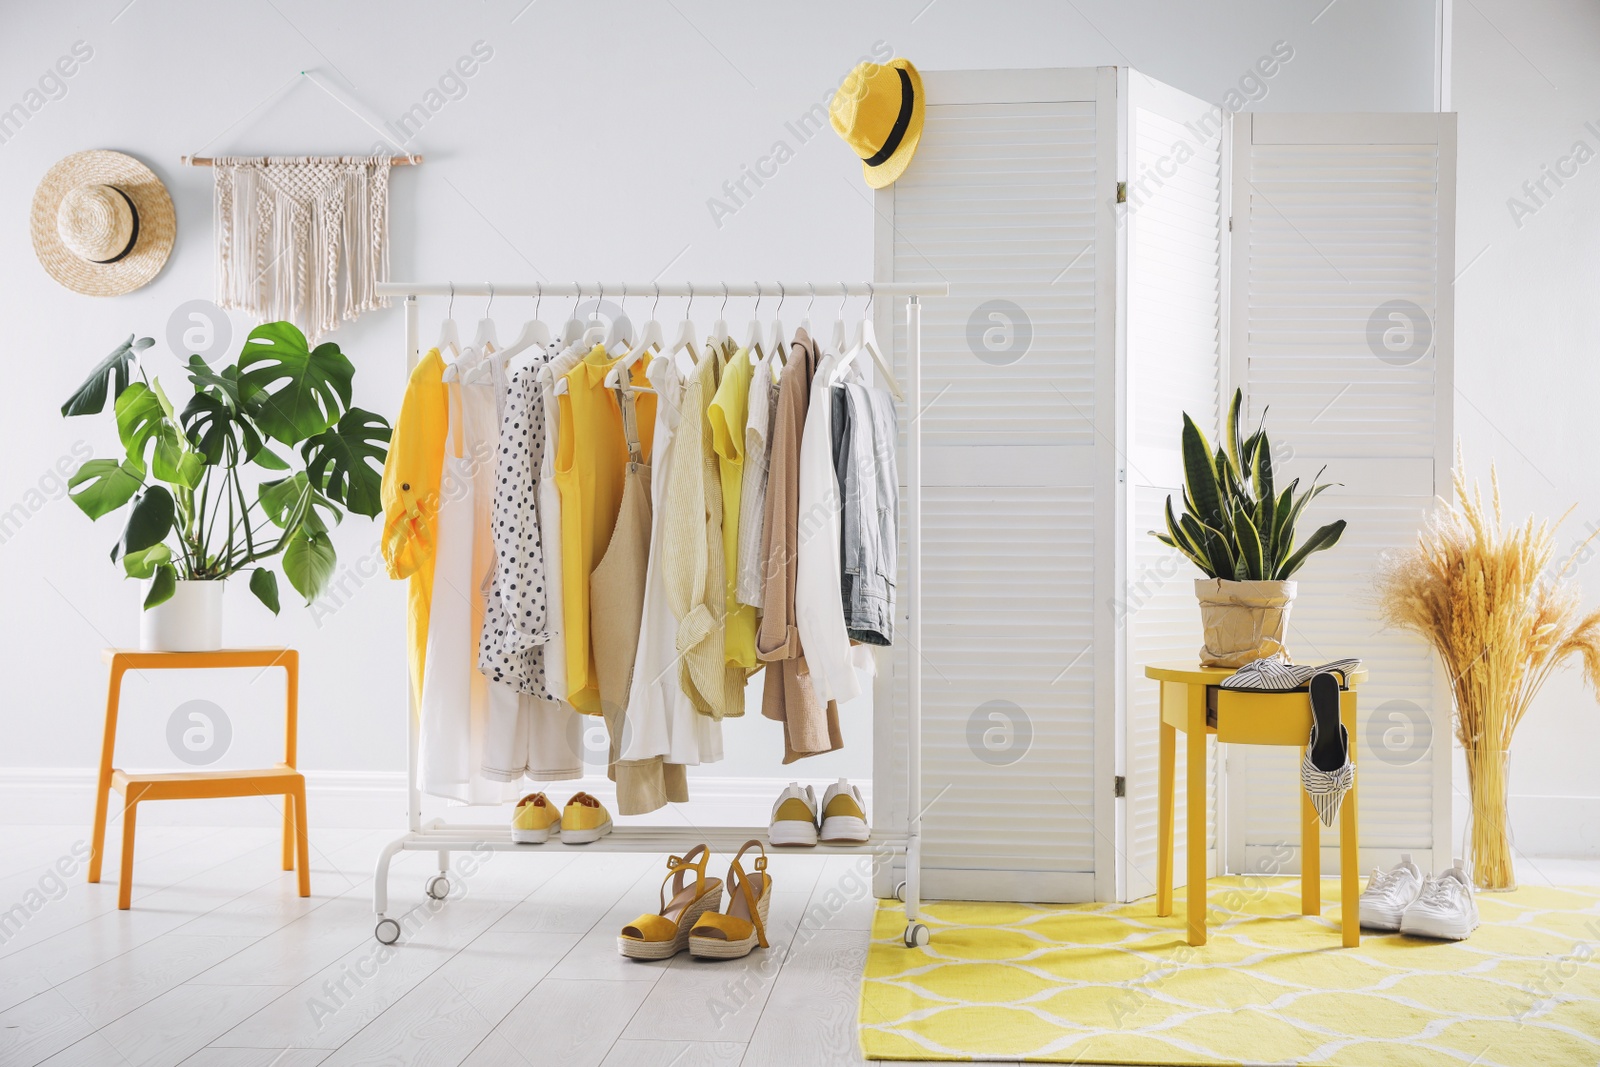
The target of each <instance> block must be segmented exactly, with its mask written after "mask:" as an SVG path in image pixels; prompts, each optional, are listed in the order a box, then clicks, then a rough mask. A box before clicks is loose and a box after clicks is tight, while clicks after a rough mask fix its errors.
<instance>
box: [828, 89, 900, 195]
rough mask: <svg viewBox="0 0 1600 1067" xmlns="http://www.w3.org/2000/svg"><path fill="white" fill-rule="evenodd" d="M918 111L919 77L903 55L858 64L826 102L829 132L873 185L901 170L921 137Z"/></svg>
mask: <svg viewBox="0 0 1600 1067" xmlns="http://www.w3.org/2000/svg"><path fill="white" fill-rule="evenodd" d="M922 114H923V96H922V75H920V74H918V73H917V68H916V67H913V66H912V65H911V61H910V60H909V59H891V60H890V61H889V62H888V63H887V64H885V65H882V66H879V65H878V64H877V63H862V64H860V65H858V66H857V67H856V69H855V70H852V71H851V72H850V73H849V74H848V75H846V76H845V79H844V82H843V83H842V84H840V86H839V91H838V92H837V93H835V94H834V95H833V103H832V104H830V105H829V106H828V118H829V120H830V121H831V122H832V123H833V128H834V130H836V131H837V132H838V134H839V136H840V137H843V138H844V140H845V143H846V144H848V145H849V146H850V147H851V148H853V149H854V150H855V153H856V155H858V156H860V157H861V172H862V174H864V175H865V176H866V179H867V184H868V185H870V186H872V188H874V189H882V188H883V187H884V186H885V185H888V184H890V183H891V182H893V181H894V180H895V179H896V178H898V177H900V175H902V174H904V173H905V170H906V166H907V164H909V163H910V162H911V156H912V154H913V153H915V152H916V150H917V143H918V142H919V141H921V140H922Z"/></svg>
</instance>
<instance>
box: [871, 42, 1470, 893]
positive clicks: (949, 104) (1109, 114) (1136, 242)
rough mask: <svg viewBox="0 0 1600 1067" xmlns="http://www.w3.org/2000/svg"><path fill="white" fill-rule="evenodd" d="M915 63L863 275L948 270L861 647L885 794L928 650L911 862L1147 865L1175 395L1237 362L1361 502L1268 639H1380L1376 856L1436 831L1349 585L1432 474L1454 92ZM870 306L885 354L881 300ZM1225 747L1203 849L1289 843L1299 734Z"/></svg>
mask: <svg viewBox="0 0 1600 1067" xmlns="http://www.w3.org/2000/svg"><path fill="white" fill-rule="evenodd" d="M924 86H925V90H926V93H927V107H926V125H925V129H924V132H923V137H922V143H921V145H920V147H919V149H918V152H917V156H916V160H915V162H914V164H913V166H912V167H911V168H910V169H909V170H908V171H907V173H906V174H905V175H904V176H903V177H902V178H901V179H900V180H899V181H898V182H896V183H895V184H894V185H893V186H891V187H890V188H888V189H884V190H880V191H879V192H878V193H877V194H876V198H875V201H874V207H875V217H876V222H875V227H876V232H875V258H876V263H877V267H876V277H878V278H879V279H882V280H894V281H917V280H938V281H944V282H947V283H949V286H950V295H949V296H948V297H942V298H937V299H932V298H930V299H928V300H926V301H925V302H924V310H923V319H922V324H923V373H924V387H923V397H924V408H923V411H922V412H920V413H912V412H908V411H904V410H902V411H901V419H902V422H901V426H902V431H903V430H904V427H905V426H906V425H907V423H908V421H909V419H911V418H920V419H922V420H923V440H924V459H923V471H924V485H925V492H924V504H923V546H924V557H923V558H924V564H923V568H924V570H923V607H924V622H923V644H924V647H922V648H920V649H915V650H912V649H909V648H908V647H907V645H906V643H905V642H904V641H900V642H897V644H896V646H895V649H894V653H893V654H892V655H889V656H885V657H882V666H881V668H880V674H879V678H878V682H877V686H876V688H875V691H874V699H875V700H877V701H882V702H884V703H890V704H892V705H893V706H894V707H895V709H896V714H894V715H893V716H889V717H880V718H879V719H878V723H879V725H878V730H877V733H876V735H875V737H874V753H875V757H874V776H875V782H874V784H875V789H874V793H875V795H876V796H877V797H878V798H879V799H878V803H879V804H880V805H884V806H885V811H884V812H883V813H882V814H883V815H885V816H886V817H887V819H888V820H889V821H890V823H891V824H903V823H904V821H905V820H906V819H907V817H908V815H909V813H908V812H906V811H905V810H904V803H903V801H900V800H899V799H898V798H900V797H903V796H904V792H905V791H904V780H905V779H904V775H905V766H904V762H903V760H902V759H901V758H900V756H899V753H901V752H902V751H903V750H904V742H905V722H906V718H905V714H904V712H905V698H906V691H905V689H906V687H905V686H904V684H903V681H904V679H905V678H906V674H907V671H908V670H909V668H910V664H911V657H912V656H913V655H914V656H915V657H916V660H917V662H918V664H919V665H920V669H921V671H922V677H923V720H922V721H923V772H924V781H923V787H922V795H923V800H924V804H925V805H926V807H925V809H924V811H923V813H922V814H923V833H924V850H923V864H924V872H925V877H926V881H925V882H924V886H925V893H926V894H927V895H928V896H929V897H933V898H938V897H960V898H967V899H1010V900H1037V901H1060V900H1090V899H1096V900H1115V899H1136V898H1139V897H1142V896H1146V895H1149V894H1150V893H1153V892H1154V874H1155V852H1156V847H1155V846H1156V842H1155V822H1156V776H1155V774H1156V772H1155V763H1156V737H1157V727H1156V721H1157V720H1156V687H1155V685H1154V684H1153V683H1151V682H1149V681H1147V680H1146V679H1145V678H1144V676H1143V669H1144V665H1145V664H1146V663H1150V662H1155V661H1159V660H1171V659H1179V660H1182V659H1192V658H1193V657H1194V655H1195V653H1196V650H1197V649H1198V647H1199V643H1200V633H1199V611H1198V607H1197V605H1196V603H1195V599H1194V593H1193V578H1194V577H1196V574H1195V572H1194V570H1193V568H1192V567H1191V566H1190V565H1189V564H1188V563H1187V562H1186V561H1184V560H1182V559H1179V558H1176V557H1175V556H1174V555H1173V554H1171V553H1169V552H1168V551H1166V550H1165V549H1164V548H1163V546H1161V545H1160V544H1159V543H1157V542H1156V541H1155V540H1154V539H1153V538H1151V537H1150V536H1149V535H1148V531H1149V530H1151V529H1156V528H1159V527H1160V526H1161V508H1162V505H1163V503H1164V501H1165V499H1166V497H1167V495H1168V494H1169V493H1171V494H1176V493H1177V491H1178V487H1179V486H1180V485H1181V484H1182V465H1181V461H1180V457H1179V452H1178V440H1179V429H1180V427H1181V415H1182V413H1183V412H1184V411H1187V412H1188V413H1189V414H1191V415H1192V416H1194V417H1195V419H1196V420H1197V421H1198V422H1200V424H1201V425H1202V426H1204V427H1206V428H1207V429H1208V430H1211V431H1215V429H1216V428H1217V424H1218V421H1219V416H1220V412H1221V411H1222V410H1223V409H1224V408H1225V403H1226V399H1227V398H1228V397H1229V396H1231V394H1232V391H1233V389H1234V387H1235V386H1236V385H1237V386H1240V387H1242V388H1243V389H1244V391H1245V394H1246V397H1247V416H1246V417H1247V418H1248V419H1249V420H1250V421H1251V423H1252V424H1254V422H1255V421H1256V420H1257V419H1259V418H1260V417H1261V414H1262V412H1263V411H1264V410H1265V409H1266V408H1268V407H1269V406H1270V408H1271V413H1270V420H1269V421H1270V429H1271V430H1272V431H1273V441H1274V443H1275V446H1276V447H1275V449H1274V458H1275V460H1276V461H1277V463H1278V465H1279V467H1280V471H1281V473H1280V474H1279V476H1278V482H1279V484H1286V482H1287V479H1288V478H1292V477H1296V476H1299V477H1301V478H1302V479H1306V478H1309V477H1310V476H1311V475H1312V474H1314V473H1315V472H1316V470H1317V469H1318V468H1319V467H1320V466H1322V465H1323V464H1324V463H1326V464H1327V465H1328V468H1329V469H1328V475H1327V476H1328V478H1329V479H1331V480H1333V481H1337V482H1342V483H1344V485H1343V487H1342V488H1339V489H1335V490H1332V491H1330V492H1328V493H1326V494H1324V495H1323V497H1321V498H1320V499H1319V500H1318V501H1317V502H1316V504H1315V505H1314V506H1313V508H1312V509H1311V511H1310V513H1308V515H1307V516H1306V519H1305V521H1306V522H1307V523H1311V524H1319V523H1321V522H1326V521H1329V520H1330V519H1331V518H1333V517H1343V518H1346V519H1348V520H1349V524H1350V525H1349V530H1348V531H1347V533H1346V535H1345V538H1344V541H1343V542H1342V543H1341V544H1340V545H1339V546H1338V547H1337V548H1336V549H1335V550H1334V551H1332V552H1330V553H1327V554H1325V555H1322V556H1318V557H1314V558H1313V560H1312V562H1311V563H1310V564H1309V565H1308V566H1307V567H1306V568H1305V569H1304V570H1303V571H1302V572H1301V574H1300V575H1298V576H1297V577H1298V578H1299V581H1300V590H1299V600H1298V602H1297V605H1296V607H1295V610H1294V613H1293V617H1292V620H1291V639H1290V648H1291V651H1292V652H1293V653H1294V654H1295V655H1296V658H1297V659H1299V660H1302V661H1312V660H1317V659H1320V658H1332V657H1334V656H1338V655H1349V654H1353V655H1359V656H1360V657H1362V659H1363V660H1365V661H1366V663H1367V665H1368V667H1369V669H1370V670H1371V681H1370V682H1369V683H1368V684H1367V685H1366V686H1364V687H1363V689H1362V693H1361V707H1362V716H1361V723H1360V727H1361V730H1362V734H1363V736H1362V739H1361V741H1360V742H1359V747H1358V751H1357V753H1356V759H1357V762H1358V766H1359V773H1360V776H1361V790H1362V803H1361V830H1362V843H1363V863H1372V862H1382V861H1385V860H1386V859H1387V858H1388V857H1389V856H1390V855H1392V854H1395V853H1398V852H1399V851H1401V850H1405V851H1410V852H1413V853H1416V854H1418V858H1419V860H1420V861H1422V862H1424V864H1425V865H1426V864H1427V863H1429V862H1431V861H1432V860H1433V855H1434V853H1435V851H1437V852H1438V855H1440V856H1447V855H1448V847H1449V843H1448V836H1449V825H1448V820H1449V803H1448V799H1449V759H1448V754H1449V736H1450V733H1449V709H1450V705H1449V700H1448V693H1447V692H1445V690H1444V689H1443V686H1442V680H1441V679H1440V678H1439V677H1438V676H1437V674H1436V672H1435V671H1434V669H1433V664H1432V661H1431V659H1430V657H1429V655H1428V653H1427V651H1426V649H1425V648H1423V647H1422V646H1421V645H1420V644H1419V643H1418V642H1416V641H1413V640H1410V639H1407V638H1404V637H1402V636H1399V635H1395V634H1390V633H1379V632H1378V625H1377V622H1376V620H1375V618H1374V614H1373V610H1372V604H1371V595H1370V589H1371V574H1372V571H1373V568H1374V567H1375V565H1376V563H1377V559H1378V556H1379V554H1380V553H1381V551H1382V550H1384V549H1386V548H1391V547H1397V546H1399V545H1402V544H1404V543H1406V542H1408V541H1409V540H1410V538H1411V537H1412V536H1413V535H1414V533H1415V531H1416V529H1417V526H1418V524H1419V523H1420V522H1421V521H1422V518H1423V515H1424V514H1425V512H1426V510H1427V509H1428V507H1429V505H1430V503H1431V501H1432V499H1433V497H1434V495H1435V494H1436V493H1439V494H1442V493H1445V492H1447V490H1448V477H1449V469H1450V434H1451V417H1450V400H1451V393H1452V387H1451V372H1450V323H1451V306H1450V284H1449V281H1450V278H1451V272H1452V264H1453V262H1454V237H1453V219H1454V161H1455V142H1454V131H1455V127H1454V118H1453V116H1448V115H1392V114H1391V115H1249V114H1243V115H1224V114H1223V112H1222V111H1221V109H1219V108H1216V107H1214V106H1211V105H1208V104H1206V103H1204V102H1203V101H1200V100H1198V99H1196V98H1194V97H1190V96H1188V95H1186V94H1184V93H1181V92H1178V91H1176V90H1174V89H1171V88H1170V87H1167V86H1164V85H1161V84H1159V83H1157V82H1154V81H1152V80H1150V79H1148V78H1146V77H1144V76H1143V75H1140V74H1139V73H1137V72H1134V71H1129V70H1126V69H1118V68H1099V69H1073V70H1010V71H943V72H940V71H932V72H926V73H925V75H924ZM1119 181H1122V182H1125V200H1123V201H1122V202H1119V198H1118V183H1119ZM1230 229H1231V232H1230ZM875 314H876V315H877V318H878V328H879V331H880V335H882V336H886V337H889V338H890V339H891V343H892V346H893V348H894V352H895V356H896V359H897V360H898V361H899V362H900V363H901V366H902V368H903V367H904V352H905V323H904V312H903V309H900V308H895V307H892V306H890V303H889V302H888V301H880V302H879V304H878V306H877V308H876V311H875ZM903 473H904V472H903V471H902V475H903ZM1177 762H1178V768H1177V772H1178V775H1179V790H1178V793H1177V797H1178V800H1177V803H1178V814H1177V820H1176V823H1177V826H1178V827H1180V828H1181V827H1182V826H1184V799H1183V798H1184V790H1183V777H1182V776H1183V774H1184V763H1185V761H1183V760H1181V759H1180V760H1178V761H1177ZM1218 762H1219V761H1218V760H1216V759H1213V760H1212V761H1211V764H1210V765H1211V767H1212V777H1211V780H1210V781H1209V782H1208V806H1209V807H1210V809H1211V812H1210V814H1211V819H1210V824H1211V828H1212V838H1211V840H1210V841H1209V842H1208V847H1209V848H1211V849H1214V850H1215V851H1213V852H1212V854H1211V857H1210V858H1211V860H1212V862H1211V864H1210V867H1211V869H1212V870H1213V872H1214V873H1218V874H1220V873H1224V871H1234V872H1246V873H1260V872H1268V873H1270V872H1282V873H1287V872H1288V871H1291V870H1294V869H1297V868H1296V867H1295V864H1297V863H1298V849H1297V846H1298V841H1299V836H1298V835H1299V822H1298V816H1299V810H1300V809H1299V799H1298V792H1297V790H1298V788H1299V786H1298V775H1297V774H1296V772H1295V760H1294V752H1293V751H1291V750H1287V749H1285V750H1275V749H1265V748H1252V747H1249V746H1227V747H1226V748H1225V750H1224V755H1223V760H1222V766H1223V768H1224V769H1223V770H1222V771H1221V772H1219V770H1218ZM1119 776H1120V777H1121V778H1122V782H1121V785H1122V786H1123V789H1122V791H1121V799H1119V791H1118V790H1117V788H1116V786H1117V784H1118V783H1117V778H1118V777H1119ZM1180 836H1181V835H1180ZM1334 845H1335V837H1334V835H1332V834H1329V835H1327V843H1326V845H1325V848H1324V853H1325V860H1326V861H1327V862H1331V861H1332V855H1333V849H1334ZM1284 846H1287V847H1288V848H1289V850H1290V854H1291V855H1293V856H1294V859H1293V860H1292V861H1291V862H1290V863H1288V864H1284V863H1283V862H1282V856H1283V855H1284V852H1283V851H1282V849H1283V847H1284ZM1174 869H1175V875H1176V876H1177V877H1178V878H1180V879H1181V878H1182V875H1183V872H1184V871H1185V870H1186V866H1185V863H1184V858H1183V853H1182V845H1180V847H1179V855H1178V857H1177V862H1176V864H1175V868H1174ZM899 876H900V875H899V874H898V872H897V871H889V872H885V873H884V874H883V875H882V877H881V878H880V881H879V883H878V886H877V888H878V891H879V892H880V893H883V892H887V891H889V889H890V888H892V886H893V883H894V880H895V879H897V878H898V877H899ZM1180 884H1181V883H1180Z"/></svg>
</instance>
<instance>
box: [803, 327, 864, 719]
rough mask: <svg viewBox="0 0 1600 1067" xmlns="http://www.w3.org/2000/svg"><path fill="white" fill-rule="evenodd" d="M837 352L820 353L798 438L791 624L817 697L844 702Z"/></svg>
mask: <svg viewBox="0 0 1600 1067" xmlns="http://www.w3.org/2000/svg"><path fill="white" fill-rule="evenodd" d="M838 365H839V357H838V354H837V353H833V352H830V353H828V354H827V355H825V356H823V357H822V363H821V365H819V366H818V367H817V373H816V377H815V378H813V379H812V382H811V399H810V404H809V406H808V407H807V408H806V424H805V431H804V432H803V433H802V435H801V437H800V502H799V550H798V553H797V559H796V561H795V588H794V603H795V623H796V625H797V627H798V629H799V631H800V646H801V648H803V649H804V650H805V657H806V664H807V665H808V666H809V668H810V670H811V680H812V683H813V684H814V685H815V687H816V693H817V699H818V700H819V701H823V702H826V701H829V700H836V701H838V702H839V703H841V704H842V703H844V702H845V701H846V700H851V699H854V698H855V697H857V696H860V695H861V679H860V677H859V676H858V675H857V674H856V670H855V668H856V663H857V660H856V657H855V655H854V654H853V653H852V651H851V647H850V635H849V632H848V631H847V630H846V629H845V623H844V602H843V600H842V599H841V596H840V591H839V587H840V582H841V578H842V574H841V571H840V562H839V541H840V536H841V530H840V525H841V514H840V513H841V505H842V501H841V500H840V499H839V481H838V478H837V476H836V475H835V474H834V466H833V389H832V388H831V386H832V385H833V378H834V376H835V373H836V370H837V368H838Z"/></svg>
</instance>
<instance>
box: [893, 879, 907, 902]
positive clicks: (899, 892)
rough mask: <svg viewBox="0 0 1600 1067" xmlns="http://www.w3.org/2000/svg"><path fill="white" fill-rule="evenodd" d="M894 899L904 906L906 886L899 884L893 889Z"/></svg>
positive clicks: (903, 883) (902, 883)
mask: <svg viewBox="0 0 1600 1067" xmlns="http://www.w3.org/2000/svg"><path fill="white" fill-rule="evenodd" d="M894 899H896V900H898V901H899V902H900V903H902V904H904V903H905V902H906V884H905V882H901V883H899V884H898V885H896V886H895V887H894Z"/></svg>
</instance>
